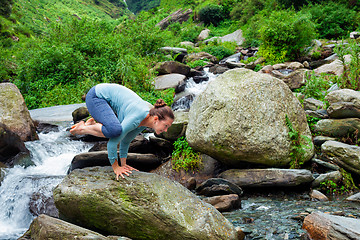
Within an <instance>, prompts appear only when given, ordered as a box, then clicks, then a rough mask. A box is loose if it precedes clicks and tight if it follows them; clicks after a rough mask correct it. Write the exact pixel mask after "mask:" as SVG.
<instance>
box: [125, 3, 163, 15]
mask: <svg viewBox="0 0 360 240" xmlns="http://www.w3.org/2000/svg"><path fill="white" fill-rule="evenodd" d="M121 1H122V0H121ZM126 4H127V5H128V8H129V10H130V11H131V12H133V13H135V14H137V13H139V12H141V11H147V10H150V9H152V8H155V7H158V6H159V5H160V0H147V1H144V0H127V1H126Z"/></svg>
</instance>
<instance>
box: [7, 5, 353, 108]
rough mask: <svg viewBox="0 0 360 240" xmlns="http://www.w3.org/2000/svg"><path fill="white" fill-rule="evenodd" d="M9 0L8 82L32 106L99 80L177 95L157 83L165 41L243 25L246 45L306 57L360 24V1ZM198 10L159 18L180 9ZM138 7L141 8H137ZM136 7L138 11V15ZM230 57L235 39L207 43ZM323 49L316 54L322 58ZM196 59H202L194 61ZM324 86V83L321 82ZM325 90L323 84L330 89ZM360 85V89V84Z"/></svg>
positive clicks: (271, 59) (66, 99) (59, 99)
mask: <svg viewBox="0 0 360 240" xmlns="http://www.w3.org/2000/svg"><path fill="white" fill-rule="evenodd" d="M126 2H127V4H128V6H127V5H126V4H125V3H124V2H123V1H122V0H57V1H54V0H33V1H31V2H30V1H25V0H4V1H2V2H1V3H0V15H1V16H0V56H1V58H0V81H1V82H6V81H8V82H13V83H15V84H16V85H17V86H18V87H19V89H20V91H21V93H22V94H23V96H24V98H25V101H26V104H27V106H28V108H29V109H33V108H39V107H48V106H54V105H62V104H72V103H78V102H81V101H82V100H81V96H82V95H83V94H84V92H86V91H87V90H88V89H89V88H90V87H91V86H93V85H95V84H97V83H101V82H114V83H120V84H123V85H125V86H127V87H129V88H131V89H133V90H134V91H136V92H137V93H138V94H139V95H141V96H142V97H143V98H144V99H146V100H148V101H149V102H151V103H153V102H154V101H155V99H157V98H159V97H162V98H164V99H165V101H167V103H168V104H171V103H172V96H173V90H166V91H155V90H154V89H153V85H152V81H153V79H154V77H155V74H156V73H155V72H154V71H151V69H152V68H153V67H154V66H155V64H156V63H157V62H161V61H165V60H172V59H168V57H167V56H165V55H164V54H163V53H161V52H159V51H158V49H159V48H160V47H164V46H172V47H180V45H179V44H180V42H182V41H192V42H196V41H197V39H196V38H197V36H198V35H199V33H200V32H201V31H202V30H203V29H204V28H205V27H206V28H208V29H210V30H211V32H210V36H209V37H213V36H223V35H226V34H229V33H231V32H233V31H235V30H237V29H242V30H243V33H244V36H245V38H246V41H245V43H244V47H250V46H251V47H259V52H258V55H259V56H263V57H264V58H265V59H266V61H265V62H264V63H263V64H264V65H265V64H268V63H275V62H276V63H279V62H284V61H290V60H297V59H302V58H303V57H304V56H305V55H306V54H308V53H307V52H306V51H305V50H306V49H309V48H308V47H311V45H312V40H313V39H320V40H322V41H326V40H341V39H346V38H348V36H349V33H350V32H352V31H356V30H359V22H360V21H359V17H360V15H359V10H360V1H356V0H340V1H332V0H326V1H319V0H309V1H296V3H293V1H290V0H270V1H266V0H179V1H171V0H162V1H157V0H154V1H136V0H132V1H126ZM180 8H181V9H189V8H191V9H192V10H193V14H192V16H191V18H190V19H189V20H188V21H186V22H184V23H182V24H180V23H173V24H171V25H170V26H169V27H167V28H166V29H164V30H161V29H160V28H159V27H157V26H156V24H157V23H159V22H160V21H161V20H162V19H164V18H165V17H167V16H168V15H169V14H171V13H173V12H174V11H176V10H178V9H180ZM131 11H132V12H131ZM134 13H136V14H134ZM200 51H206V52H209V53H211V54H213V55H214V56H216V57H218V59H219V60H220V59H221V58H223V57H226V56H229V55H231V54H233V53H235V52H236V45H235V44H232V43H216V42H214V43H209V44H203V43H200V44H199V47H197V48H191V47H188V52H189V53H192V52H200ZM319 54H320V52H319V51H314V52H313V53H312V55H311V57H312V58H319V57H321V56H319ZM187 64H189V65H191V66H192V67H194V66H196V65H197V64H198V65H201V64H204V63H203V62H197V63H187ZM320 90H321V89H320ZM320 90H319V91H320ZM357 90H359V89H357Z"/></svg>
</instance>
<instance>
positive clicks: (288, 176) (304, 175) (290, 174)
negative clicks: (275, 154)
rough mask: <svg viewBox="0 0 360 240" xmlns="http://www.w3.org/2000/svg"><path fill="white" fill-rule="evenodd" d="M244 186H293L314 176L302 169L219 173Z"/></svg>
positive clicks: (236, 170)
mask: <svg viewBox="0 0 360 240" xmlns="http://www.w3.org/2000/svg"><path fill="white" fill-rule="evenodd" d="M219 177H220V178H224V179H226V180H228V181H230V182H233V183H235V184H236V185H238V186H240V187H244V188H254V187H295V186H300V185H306V184H310V183H311V182H312V181H313V180H314V177H313V176H312V174H311V172H310V171H309V170H304V169H277V168H269V169H230V170H227V171H225V172H222V173H221V174H220V175H219Z"/></svg>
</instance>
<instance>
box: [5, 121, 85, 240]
mask: <svg viewBox="0 0 360 240" xmlns="http://www.w3.org/2000/svg"><path fill="white" fill-rule="evenodd" d="M63 125H64V124H63ZM67 127H68V126H60V131H59V132H51V133H48V134H41V133H40V134H39V138H40V140H37V141H33V142H26V143H25V145H26V147H27V148H28V149H29V150H30V152H31V156H32V161H33V162H34V165H33V166H30V167H27V168H24V167H20V166H15V167H14V168H10V169H7V170H6V172H5V178H4V180H3V181H2V183H1V186H0V239H1V240H5V239H17V238H18V237H20V236H21V235H22V234H23V233H24V232H25V231H26V230H27V229H28V228H29V226H30V223H31V222H32V220H33V218H34V216H33V215H32V214H31V213H30V210H29V202H30V198H31V196H32V195H33V194H34V193H42V194H43V195H44V196H48V197H50V196H52V189H53V188H54V187H55V186H56V185H57V184H59V183H60V182H61V180H62V179H63V178H64V176H65V175H66V172H67V170H68V167H69V165H70V163H71V160H72V159H73V157H74V156H75V155H76V154H78V153H81V152H85V151H87V150H88V149H89V148H90V147H91V145H89V144H86V143H83V142H80V141H71V140H70V139H69V132H68V131H66V128H67Z"/></svg>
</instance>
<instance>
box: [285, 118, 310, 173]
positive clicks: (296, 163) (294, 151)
mask: <svg viewBox="0 0 360 240" xmlns="http://www.w3.org/2000/svg"><path fill="white" fill-rule="evenodd" d="M285 124H286V126H287V127H288V129H289V132H288V135H289V138H290V141H291V145H290V158H291V162H290V168H291V169H296V168H300V167H301V165H303V164H304V160H305V159H304V156H305V153H306V149H311V147H312V141H311V139H310V138H309V137H307V136H304V135H300V134H299V131H297V130H295V128H294V127H293V124H292V123H291V121H290V119H289V117H288V116H287V115H285ZM301 140H303V141H305V144H303V143H302V141H301Z"/></svg>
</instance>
